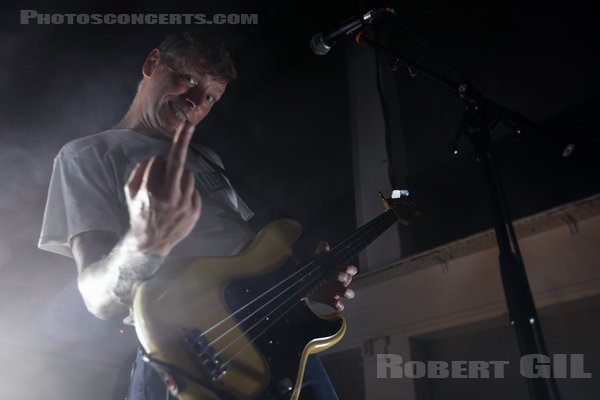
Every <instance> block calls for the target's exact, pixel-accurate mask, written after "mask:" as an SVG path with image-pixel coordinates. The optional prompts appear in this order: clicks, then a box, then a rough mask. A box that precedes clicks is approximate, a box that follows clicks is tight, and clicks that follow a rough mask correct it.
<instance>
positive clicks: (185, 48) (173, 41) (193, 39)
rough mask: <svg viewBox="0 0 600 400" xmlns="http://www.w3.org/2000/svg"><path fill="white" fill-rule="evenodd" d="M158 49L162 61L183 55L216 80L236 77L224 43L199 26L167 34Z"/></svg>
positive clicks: (228, 80)
mask: <svg viewBox="0 0 600 400" xmlns="http://www.w3.org/2000/svg"><path fill="white" fill-rule="evenodd" d="M158 50H159V51H160V56H161V59H162V61H164V62H168V61H173V59H174V58H179V57H184V58H187V59H190V60H194V63H195V64H196V65H197V66H198V67H199V68H200V69H201V70H202V72H206V73H207V74H208V75H212V76H214V77H215V78H217V79H218V80H221V81H226V82H231V81H232V80H234V79H235V78H236V77H237V71H236V69H235V66H234V65H233V60H232V59H231V55H230V54H229V51H228V50H227V48H226V47H225V44H223V42H221V41H219V40H217V39H216V38H214V37H213V36H211V35H209V34H208V33H206V32H205V31H203V30H201V29H199V28H195V29H191V30H181V31H177V32H174V33H171V34H169V35H168V36H167V37H166V38H165V39H164V40H163V41H162V42H161V43H160V45H159V47H158Z"/></svg>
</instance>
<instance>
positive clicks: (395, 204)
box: [379, 190, 421, 225]
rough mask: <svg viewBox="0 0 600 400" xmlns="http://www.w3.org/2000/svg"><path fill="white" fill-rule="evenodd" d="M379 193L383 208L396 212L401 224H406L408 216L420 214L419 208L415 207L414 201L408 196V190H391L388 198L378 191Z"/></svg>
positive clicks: (408, 219)
mask: <svg viewBox="0 0 600 400" xmlns="http://www.w3.org/2000/svg"><path fill="white" fill-rule="evenodd" d="M379 195H380V196H381V199H382V200H383V208H384V209H385V210H386V211H388V210H391V211H392V212H393V213H394V214H396V216H397V217H398V221H399V222H400V223H401V224H402V225H408V224H409V223H410V217H415V216H419V215H421V210H419V209H418V208H417V206H416V203H415V201H414V200H413V199H412V198H410V193H409V191H408V190H392V195H391V196H390V197H389V198H386V197H385V196H384V195H383V193H381V192H379Z"/></svg>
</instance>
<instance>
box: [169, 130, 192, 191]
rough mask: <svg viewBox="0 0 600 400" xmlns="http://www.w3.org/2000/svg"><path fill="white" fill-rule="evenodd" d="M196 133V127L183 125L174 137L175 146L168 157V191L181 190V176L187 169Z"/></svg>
mask: <svg viewBox="0 0 600 400" xmlns="http://www.w3.org/2000/svg"><path fill="white" fill-rule="evenodd" d="M193 133H194V125H191V124H189V123H187V122H186V123H182V124H181V125H179V128H177V132H176V133H175V136H174V137H173V145H172V146H171V151H170V152H169V156H168V157H167V175H166V186H167V189H168V190H171V191H172V190H178V189H179V188H180V183H179V182H180V181H181V175H182V174H183V170H184V167H185V160H186V158H187V153H188V146H189V145H190V140H191V139H192V134H193Z"/></svg>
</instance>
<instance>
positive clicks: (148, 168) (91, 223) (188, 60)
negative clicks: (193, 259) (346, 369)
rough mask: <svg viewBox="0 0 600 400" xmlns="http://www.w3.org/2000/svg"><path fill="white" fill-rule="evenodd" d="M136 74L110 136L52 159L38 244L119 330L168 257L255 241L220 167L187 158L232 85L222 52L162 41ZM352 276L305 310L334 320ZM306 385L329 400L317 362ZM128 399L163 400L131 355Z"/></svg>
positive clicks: (206, 157)
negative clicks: (64, 260)
mask: <svg viewBox="0 0 600 400" xmlns="http://www.w3.org/2000/svg"><path fill="white" fill-rule="evenodd" d="M142 75H143V78H142V81H141V82H140V84H139V86H138V91H137V93H136V96H135V98H134V100H133V102H132V104H131V107H130V109H129V110H128V112H127V113H126V115H125V117H124V118H123V119H122V120H121V121H120V122H119V123H118V124H117V125H116V126H115V127H114V128H113V129H111V130H108V131H105V132H102V133H99V134H96V135H92V136H88V137H84V138H81V139H77V140H74V141H72V142H70V143H68V144H67V145H65V146H64V147H63V149H62V150H61V151H60V153H59V154H58V155H57V157H56V158H55V161H54V170H53V175H52V179H51V182H50V188H49V193H48V202H47V205H46V210H45V213H44V223H43V227H42V233H41V237H40V243H39V247H40V248H42V249H45V250H49V251H53V252H57V253H60V254H64V255H66V256H69V257H73V258H74V259H75V261H76V264H77V268H78V272H79V275H78V286H79V290H80V292H81V294H82V295H83V298H84V301H85V303H86V306H87V308H88V310H89V311H90V312H91V313H93V314H94V315H96V316H97V317H99V318H102V319H116V318H125V321H126V322H128V323H131V322H133V318H134V316H132V315H130V306H131V304H132V301H133V297H134V295H135V291H136V289H137V288H138V287H139V285H140V284H141V283H142V282H144V281H145V280H147V279H150V278H151V277H152V276H153V275H154V274H155V273H156V271H157V270H158V269H159V268H160V266H161V265H162V263H163V262H164V260H165V259H166V258H167V257H180V256H190V255H195V256H230V255H235V254H237V253H239V252H240V251H241V250H242V249H244V248H245V247H246V246H247V245H248V243H249V242H250V241H251V240H252V238H253V237H254V233H253V232H252V231H251V230H250V229H249V227H248V224H247V221H248V220H249V219H250V218H251V217H252V212H251V211H250V210H249V208H248V207H247V206H246V204H245V203H244V202H243V200H242V199H241V198H240V197H239V196H238V194H237V193H236V192H235V190H234V189H233V188H232V187H231V185H230V184H229V181H228V179H227V178H226V177H224V176H223V175H222V173H221V172H220V171H219V170H217V169H215V165H216V166H220V167H222V164H221V161H220V159H219V157H218V156H217V155H216V154H215V153H214V152H213V151H211V150H209V149H207V148H204V147H197V148H196V150H195V151H194V152H191V153H190V154H188V146H189V144H190V140H191V137H192V135H193V133H194V130H195V127H196V125H197V124H198V123H200V122H201V121H202V120H203V119H204V118H205V117H206V116H207V115H208V113H209V112H210V111H211V109H212V107H213V106H214V105H215V104H216V103H217V102H218V101H219V100H220V99H221V97H222V96H223V94H224V93H225V89H226V88H227V84H228V82H229V81H231V80H233V79H234V78H235V76H236V71H235V68H234V66H233V63H232V61H231V58H230V56H229V53H228V52H227V50H226V49H225V48H224V46H223V45H221V44H220V43H218V42H216V41H214V40H212V39H210V38H208V37H206V36H205V35H203V34H202V33H201V32H200V31H191V32H181V33H177V34H174V35H170V36H169V37H167V38H166V39H165V40H164V41H163V42H162V43H161V45H160V46H159V48H157V49H154V50H152V51H151V52H150V54H149V55H148V57H147V58H146V60H145V61H144V64H143V66H142ZM319 248H320V249H319V250H320V251H323V250H326V248H327V245H326V244H325V243H321V244H320V245H319ZM355 273H356V268H355V267H352V266H349V267H347V268H346V269H345V270H343V271H340V273H339V275H337V276H335V277H332V278H331V279H329V281H328V282H327V284H325V285H324V286H323V288H322V289H320V290H319V292H318V293H316V294H315V295H314V299H315V300H317V301H321V302H323V303H326V304H329V305H330V306H332V307H335V308H336V309H338V310H342V309H343V304H342V303H341V301H340V299H341V298H348V299H350V298H352V297H353V296H354V292H353V291H352V290H351V289H348V288H347V286H348V284H349V283H350V281H351V280H352V276H353V275H354V274H355ZM319 376H324V377H325V379H322V378H319ZM306 381H307V382H313V383H315V384H314V385H313V386H314V390H313V391H312V392H313V395H314V396H315V397H316V398H321V399H331V398H336V397H335V394H334V392H333V390H332V389H331V388H330V385H329V386H328V385H327V383H328V379H327V378H326V375H324V373H323V371H322V366H321V365H320V362H319V361H318V359H317V358H316V357H311V358H310V361H309V364H308V366H307V376H306ZM323 382H325V383H323ZM130 390H131V393H130V396H129V399H147V400H150V399H152V400H153V399H164V398H165V386H164V385H163V383H162V382H161V380H160V378H159V377H158V375H157V374H156V372H155V371H154V370H153V369H151V368H148V367H147V366H146V365H144V363H143V362H142V361H141V356H140V355H138V360H137V361H136V366H135V371H134V374H133V381H132V385H131V389H130ZM309 392H311V391H310V390H308V389H307V391H306V393H309Z"/></svg>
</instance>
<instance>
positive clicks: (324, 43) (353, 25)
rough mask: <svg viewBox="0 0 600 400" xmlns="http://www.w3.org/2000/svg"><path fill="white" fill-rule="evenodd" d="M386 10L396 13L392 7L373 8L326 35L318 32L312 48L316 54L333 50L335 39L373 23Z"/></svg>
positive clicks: (311, 40) (312, 40) (311, 44)
mask: <svg viewBox="0 0 600 400" xmlns="http://www.w3.org/2000/svg"><path fill="white" fill-rule="evenodd" d="M386 12H391V13H394V9H393V8H391V7H385V8H380V9H378V10H371V11H368V12H366V13H365V14H364V15H361V16H358V17H354V18H350V19H348V20H346V21H345V22H342V24H341V25H340V26H339V27H338V28H337V29H335V30H334V31H333V32H330V33H328V34H326V35H324V34H322V33H317V34H316V35H314V36H313V37H312V38H311V39H310V49H311V50H312V51H313V53H315V54H316V55H319V56H322V55H324V54H327V53H328V52H329V50H331V46H333V45H334V44H335V41H336V40H337V39H338V38H339V37H341V36H344V35H350V34H352V33H354V32H356V31H357V30H359V29H360V28H362V27H363V26H365V25H367V24H369V23H371V22H372V21H373V20H375V19H377V18H379V17H381V16H382V15H384V14H385V13H386Z"/></svg>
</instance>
